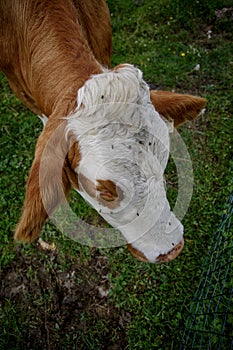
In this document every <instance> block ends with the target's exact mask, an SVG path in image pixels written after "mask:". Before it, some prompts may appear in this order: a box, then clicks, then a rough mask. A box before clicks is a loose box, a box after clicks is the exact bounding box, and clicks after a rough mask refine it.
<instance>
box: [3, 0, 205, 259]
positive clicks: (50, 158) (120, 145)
mask: <svg viewBox="0 0 233 350" xmlns="http://www.w3.org/2000/svg"><path fill="white" fill-rule="evenodd" d="M0 18H1V25H0V69H1V70H2V71H3V73H4V74H5V75H6V77H7V79H8V82H9V84H10V87H11V89H12V91H13V92H14V94H15V95H16V96H17V97H18V98H19V99H20V100H21V101H22V102H23V103H24V104H25V105H26V106H27V107H28V108H29V109H30V110H31V111H33V112H34V113H35V114H37V115H39V116H40V117H41V119H42V120H43V122H44V128H43V130H42V132H41V134H40V136H39V138H38V140H37V144H36V149H35V156H34V160H33V163H32V166H31V169H30V173H29V176H28V180H27V184H26V196H25V201H24V206H23V210H22V215H21V218H20V220H19V223H18V225H17V227H16V231H15V234H14V238H15V239H16V240H17V241H21V242H31V241H33V240H35V239H36V238H37V237H38V236H39V234H40V231H41V229H42V227H43V225H44V223H45V221H46V219H47V218H48V217H49V216H50V215H52V213H53V212H54V210H55V209H56V208H57V207H59V206H60V205H61V204H62V202H63V200H64V196H65V197H66V196H67V195H68V193H69V192H70V190H71V188H74V189H75V190H77V191H78V192H79V193H80V194H81V196H82V197H83V198H84V199H85V200H86V201H88V202H89V203H90V204H91V205H92V206H93V207H94V208H95V209H96V210H97V211H98V212H99V213H100V215H101V216H102V217H103V218H104V219H105V220H106V221H107V222H108V223H109V224H110V225H111V226H113V227H114V228H116V229H118V230H119V231H120V232H121V233H122V235H123V237H124V238H125V240H126V242H127V246H128V249H129V251H130V252H131V253H132V255H133V256H135V257H136V258H137V259H139V260H141V261H146V262H151V263H156V262H167V261H170V260H173V259H174V258H175V257H176V256H178V254H179V253H180V251H181V250H182V248H183V245H184V239H183V225H182V224H181V222H180V221H179V220H178V218H177V217H176V216H175V215H174V213H173V212H172V211H171V209H170V205H169V202H168V200H167V197H166V190H165V184H164V176H163V175H164V170H165V168H166V165H167V161H168V156H169V123H171V122H172V123H173V124H174V126H175V127H177V126H179V125H180V124H182V123H184V122H185V121H187V120H193V119H195V118H196V117H197V116H198V115H199V114H200V113H201V111H202V110H203V108H204V106H205V103H206V101H205V99H203V98H200V97H197V96H191V95H184V94H177V93H172V92H167V91H156V90H150V89H149V87H148V84H147V83H146V82H145V81H144V79H143V75H142V72H141V70H140V69H139V68H137V67H135V66H133V65H131V64H127V63H122V64H120V65H118V66H116V67H111V51H112V32H111V24H110V15H109V10H108V7H107V4H106V1H105V0H20V1H19V0H7V1H5V0H0ZM13 122H14V121H13ZM41 169H46V171H41Z"/></svg>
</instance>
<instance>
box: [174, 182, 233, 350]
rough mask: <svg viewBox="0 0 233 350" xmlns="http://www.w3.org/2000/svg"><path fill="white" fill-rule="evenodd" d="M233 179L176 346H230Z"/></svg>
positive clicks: (214, 349) (186, 349)
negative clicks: (181, 335) (181, 334)
mask: <svg viewBox="0 0 233 350" xmlns="http://www.w3.org/2000/svg"><path fill="white" fill-rule="evenodd" d="M232 214H233V179H232V182H231V189H230V195H229V197H228V200H227V203H226V207H225V210H224V213H223V216H222V219H221V223H220V225H219V227H218V229H217V231H216V232H215V233H214V235H213V238H212V241H211V243H210V245H209V250H208V254H207V257H206V259H205V261H204V264H203V267H202V273H201V277H200V282H199V285H198V287H197V290H196V292H195V295H194V298H193V301H192V304H191V307H190V311H189V314H188V317H187V319H186V323H185V330H184V333H183V337H182V341H181V344H180V348H179V349H180V350H197V349H198V350H201V349H205V350H219V349H221V350H233V300H232V298H233V228H232Z"/></svg>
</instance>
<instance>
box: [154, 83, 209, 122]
mask: <svg viewBox="0 0 233 350" xmlns="http://www.w3.org/2000/svg"><path fill="white" fill-rule="evenodd" d="M150 99H151V102H152V103H153V105H154V106H155V109H156V110H157V111H158V112H159V114H160V115H162V116H163V117H164V118H166V119H168V120H173V121H174V126H175V127H177V126H179V125H180V124H183V123H185V122H186V121H188V120H193V119H195V118H197V116H198V115H199V114H200V113H201V111H202V110H203V108H204V107H205V105H206V100H205V99H204V98H201V97H197V96H191V95H183V94H176V93H173V92H169V91H155V90H152V91H150Z"/></svg>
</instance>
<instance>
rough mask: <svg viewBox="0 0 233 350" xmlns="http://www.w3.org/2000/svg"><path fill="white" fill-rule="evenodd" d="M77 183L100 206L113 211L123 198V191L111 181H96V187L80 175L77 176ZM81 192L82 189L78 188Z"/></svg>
mask: <svg viewBox="0 0 233 350" xmlns="http://www.w3.org/2000/svg"><path fill="white" fill-rule="evenodd" d="M79 182H80V184H81V185H82V187H83V189H84V190H85V191H86V192H87V193H88V195H89V196H90V197H92V198H95V199H96V200H97V201H98V202H99V203H100V204H102V205H103V206H105V207H108V208H109V209H115V208H117V207H119V206H120V202H121V200H122V199H123V198H124V195H123V191H122V190H121V188H120V187H119V186H117V185H116V184H115V183H114V182H113V181H111V180H97V182H98V185H97V186H95V184H94V183H93V182H92V181H91V180H89V179H88V178H87V177H86V176H84V175H83V174H82V173H80V174H79ZM80 191H82V188H80Z"/></svg>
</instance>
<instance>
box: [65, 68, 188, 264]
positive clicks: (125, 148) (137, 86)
mask: <svg viewBox="0 0 233 350" xmlns="http://www.w3.org/2000/svg"><path fill="white" fill-rule="evenodd" d="M67 132H72V133H73V134H74V135H75V137H76V139H77V140H78V143H79V148H80V153H81V161H80V163H79V165H78V168H77V169H76V171H77V173H78V176H79V185H80V194H81V195H82V196H83V197H84V198H85V199H86V200H87V201H88V202H89V203H90V204H91V205H92V206H93V207H94V208H95V209H96V210H97V211H98V212H99V213H100V215H101V216H102V217H103V218H104V219H105V220H106V221H107V222H108V223H109V224H110V225H112V226H113V227H115V228H117V229H118V230H120V231H121V233H122V234H123V236H124V237H125V239H126V241H127V242H128V247H129V250H130V251H131V253H132V254H133V255H135V256H136V257H137V258H139V259H140V260H144V261H150V262H159V261H168V260H172V259H173V258H175V257H176V256H177V255H178V254H179V252H180V250H181V249H182V247H183V226H182V224H181V223H180V222H179V220H178V219H177V218H176V217H175V215H174V214H173V213H172V212H171V210H170V206H169V203H168V200H167V198H166V191H165V187H164V177H163V174H164V170H165V167H166V164H167V160H168V156H169V133H168V127H167V125H166V124H165V123H164V122H163V120H162V119H161V117H160V116H159V114H158V113H157V112H156V111H155V109H154V107H153V105H152V104H151V102H150V96H149V89H148V87H147V85H146V84H145V82H144V81H143V80H142V74H141V72H140V71H139V70H138V69H136V68H134V67H132V66H130V65H124V66H122V67H121V68H119V69H118V70H115V71H110V72H105V73H103V74H101V75H99V76H98V77H97V76H94V77H92V78H91V79H90V80H88V81H87V82H86V84H85V85H84V87H83V88H82V89H80V90H79V93H78V107H77V110H76V111H75V112H74V114H73V115H72V116H70V117H69V119H68V126H67Z"/></svg>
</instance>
